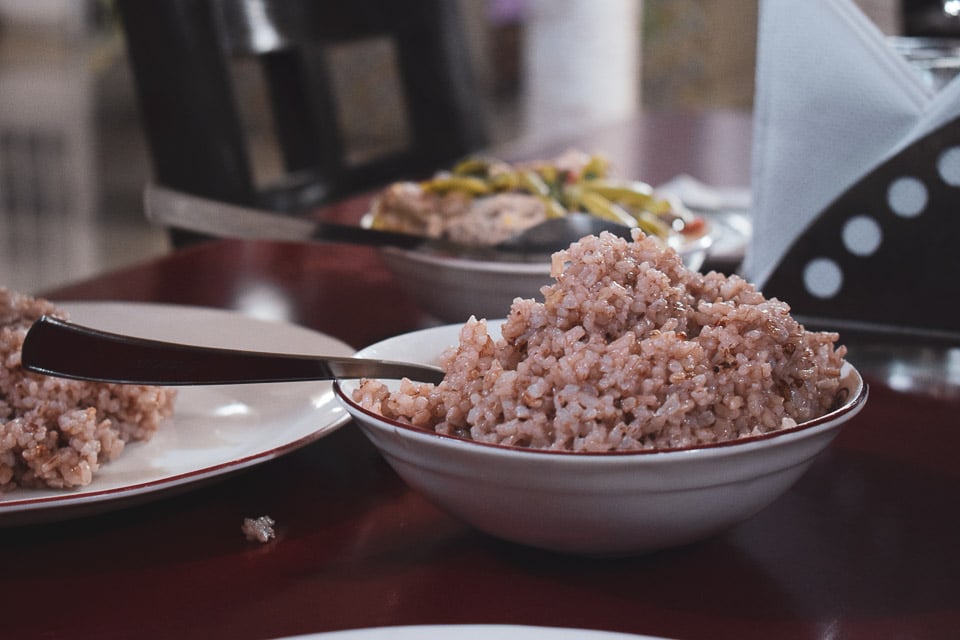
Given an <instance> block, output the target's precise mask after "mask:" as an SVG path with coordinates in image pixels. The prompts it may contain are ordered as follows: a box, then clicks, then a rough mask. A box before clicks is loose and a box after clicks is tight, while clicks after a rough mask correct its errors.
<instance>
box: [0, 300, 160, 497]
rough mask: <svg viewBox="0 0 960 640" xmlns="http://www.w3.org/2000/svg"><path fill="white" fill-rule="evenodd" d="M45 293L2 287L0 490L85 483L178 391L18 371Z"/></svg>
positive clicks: (144, 436)
mask: <svg viewBox="0 0 960 640" xmlns="http://www.w3.org/2000/svg"><path fill="white" fill-rule="evenodd" d="M41 315H50V316H55V317H57V318H61V319H67V317H66V314H65V313H64V312H63V311H61V310H59V309H57V307H56V306H55V305H54V304H53V303H51V302H49V301H47V300H43V299H39V298H33V297H30V296H28V295H24V294H20V293H16V292H13V291H10V290H8V289H5V288H3V287H0V493H4V492H7V491H10V490H12V489H15V488H16V487H50V488H55V489H72V488H76V487H82V486H85V485H88V484H90V482H92V480H93V476H94V474H96V472H97V471H98V470H99V469H100V466H101V465H102V464H104V463H106V462H109V461H110V460H113V459H115V458H116V457H117V456H118V455H120V454H121V453H122V452H123V449H124V447H125V446H126V444H127V443H128V442H132V441H138V440H149V439H150V438H151V437H152V436H153V434H154V433H155V432H156V431H157V429H158V427H159V426H160V423H161V422H162V421H163V420H164V419H165V418H167V417H169V416H170V415H171V414H172V413H173V405H174V399H175V397H176V391H175V390H173V389H167V388H159V387H149V386H141V385H120V384H105V383H95V382H84V381H79V380H67V379H64V378H55V377H51V376H44V375H39V374H35V373H29V372H27V371H24V370H23V369H22V368H21V367H20V351H21V347H22V346H23V340H24V338H25V337H26V335H27V330H28V329H29V328H30V325H32V324H33V322H34V321H35V320H37V319H38V318H40V316H41Z"/></svg>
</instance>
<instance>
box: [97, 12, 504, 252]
mask: <svg viewBox="0 0 960 640" xmlns="http://www.w3.org/2000/svg"><path fill="white" fill-rule="evenodd" d="M116 6H117V9H118V12H119V16H120V19H121V22H122V26H123V29H124V33H125V37H126V40H127V48H128V52H129V57H130V64H131V68H132V71H133V76H134V80H135V85H136V90H137V95H138V100H139V106H140V113H141V118H142V122H143V126H144V129H145V134H146V138H147V143H148V146H149V150H150V155H151V160H152V164H153V174H154V179H155V180H156V181H158V182H159V183H160V184H162V185H164V186H167V187H170V188H174V189H178V190H181V191H185V192H188V193H191V194H194V195H198V196H204V197H208V198H213V199H216V200H220V201H224V202H229V203H234V204H242V205H255V206H260V207H265V208H269V209H273V210H277V211H285V212H299V211H303V210H305V209H307V208H309V207H311V206H315V205H317V204H321V203H323V202H328V201H331V200H334V199H337V198H340V197H343V196H345V195H348V194H351V193H356V192H358V191H362V190H365V189H369V188H372V187H374V186H377V185H381V184H384V183H386V182H389V181H392V180H397V179H404V178H412V177H420V176H423V175H425V174H427V173H429V172H431V171H433V170H435V169H437V168H439V167H442V166H445V165H447V164H449V163H451V162H453V161H454V160H455V159H457V158H459V157H462V156H463V155H465V154H467V153H469V152H471V151H475V150H477V149H480V148H482V147H483V146H484V145H485V144H486V142H487V136H486V130H485V126H484V123H483V119H482V113H481V109H480V106H479V105H480V101H479V99H478V95H477V92H476V90H475V88H474V85H473V82H472V74H471V69H470V64H469V59H468V54H467V48H466V45H465V35H464V33H463V25H462V24H461V22H460V19H461V18H460V15H459V14H458V12H457V5H456V3H454V2H449V1H448V0H351V1H350V2H329V1H324V0H148V1H144V0H118V1H117V4H116ZM365 38H388V39H389V41H390V42H391V43H392V50H393V51H394V52H395V59H396V69H397V76H398V78H397V82H398V84H399V86H400V87H401V90H402V94H403V97H402V99H403V102H402V104H398V105H396V108H397V109H401V110H402V112H403V113H405V114H406V125H407V135H406V137H405V140H407V141H408V144H407V145H406V146H405V148H403V149H402V150H399V151H397V150H395V151H392V152H390V153H387V154H383V155H378V156H376V157H374V158H373V159H370V160H367V161H364V162H352V161H351V160H350V159H348V158H347V155H346V149H345V141H344V138H343V132H342V127H341V123H340V122H338V115H337V105H336V99H337V96H336V95H335V93H334V85H333V83H332V82H331V76H330V69H329V64H328V57H327V54H328V50H329V48H330V47H332V46H335V45H337V44H342V43H345V42H350V41H358V40H361V39H365ZM242 57H247V58H249V59H254V60H256V61H257V64H258V66H259V67H260V69H261V72H262V76H263V86H264V87H265V88H266V92H267V94H268V96H267V103H268V104H269V106H270V110H271V112H272V116H273V117H272V121H273V130H274V134H275V139H276V141H277V145H278V155H279V156H280V157H282V160H283V164H284V169H285V171H286V174H285V175H284V176H283V178H282V179H281V180H278V181H276V184H271V185H268V186H263V185H260V186H258V185H257V184H256V180H255V176H254V175H253V171H252V169H251V166H252V165H251V159H250V157H249V155H248V154H249V152H248V139H247V133H248V132H246V131H245V130H244V126H245V125H244V118H243V113H242V109H241V105H239V104H238V99H239V98H238V96H237V95H236V93H235V89H236V87H235V83H234V80H233V74H234V65H235V64H236V60H235V59H237V58H242ZM187 237H188V234H183V235H181V236H180V239H181V240H184V239H185V238H187ZM174 240H175V241H176V240H177V235H176V234H174Z"/></svg>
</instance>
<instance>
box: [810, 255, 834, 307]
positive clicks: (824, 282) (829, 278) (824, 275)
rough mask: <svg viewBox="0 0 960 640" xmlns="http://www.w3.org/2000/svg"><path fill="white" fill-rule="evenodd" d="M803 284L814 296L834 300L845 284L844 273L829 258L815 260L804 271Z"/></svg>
mask: <svg viewBox="0 0 960 640" xmlns="http://www.w3.org/2000/svg"><path fill="white" fill-rule="evenodd" d="M803 284H804V286H805V287H806V288H807V293H809V294H810V295H812V296H815V297H817V298H832V297H833V296H835V295H837V292H838V291H840V286H841V285H842V284H843V272H842V271H840V267H839V266H838V265H837V263H836V262H834V261H833V260H831V259H829V258H814V259H813V260H811V261H810V262H808V263H807V266H806V267H804V269H803Z"/></svg>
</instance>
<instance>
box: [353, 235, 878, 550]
mask: <svg viewBox="0 0 960 640" xmlns="http://www.w3.org/2000/svg"><path fill="white" fill-rule="evenodd" d="M553 276H554V283H553V284H551V285H548V286H546V287H544V289H543V291H542V299H540V300H535V299H523V300H516V301H514V302H513V304H512V305H511V306H510V312H509V315H508V317H507V318H506V319H504V320H497V321H485V320H477V319H475V318H471V319H470V320H469V321H468V322H467V323H466V324H462V325H447V326H442V327H435V328H430V329H425V330H421V331H416V332H413V333H409V334H405V335H401V336H396V337H393V338H389V339H387V340H384V341H382V342H379V343H377V344H374V345H372V346H370V347H367V348H366V349H363V350H361V351H360V352H359V353H358V355H359V356H363V357H370V358H380V359H389V360H409V361H414V362H422V363H431V364H437V365H439V366H441V367H442V368H443V369H444V371H445V372H446V376H445V378H444V380H443V381H442V382H441V383H440V384H439V385H433V384H420V383H416V382H413V381H410V380H403V381H398V382H389V381H382V380H350V381H340V382H338V383H337V385H336V393H337V395H338V398H339V399H340V401H341V402H342V403H343V404H344V406H345V407H346V409H347V411H349V412H350V414H351V415H352V416H353V418H354V419H355V421H356V423H357V424H358V425H359V427H360V429H361V430H362V431H363V432H364V433H365V434H366V436H367V437H368V438H369V439H370V441H371V442H372V443H373V444H374V445H375V446H376V447H377V448H378V449H379V450H380V452H381V453H382V454H383V456H384V457H385V459H386V460H387V461H388V462H389V463H390V465H391V466H392V467H393V468H394V469H395V470H396V472H397V473H398V475H399V476H400V477H401V478H402V479H403V480H405V481H406V482H407V483H408V484H409V485H410V486H411V487H413V488H414V489H416V490H418V491H419V492H421V493H422V494H423V495H425V496H426V497H428V498H429V499H431V500H432V501H433V502H435V503H436V504H437V505H439V506H440V507H442V508H443V509H445V510H447V511H448V512H450V513H452V514H454V515H455V516H457V517H459V518H461V519H462V520H463V521H465V522H466V523H468V524H470V525H472V526H474V527H475V528H477V529H479V530H481V531H484V532H487V533H489V534H491V535H493V536H496V537H499V538H503V539H506V540H510V541H513V542H518V543H521V544H525V545H529V546H533V547H539V548H544V549H550V550H554V551H560V552H568V553H577V554H590V555H595V554H601V555H622V554H635V553H643V552H648V551H652V550H656V549H662V548H665V547H672V546H677V545H681V544H686V543H691V542H694V541H697V540H701V539H703V538H706V537H709V536H712V535H715V534H718V533H720V532H722V531H724V530H726V529H728V528H729V527H732V526H734V525H736V524H737V523H739V522H742V521H743V520H745V519H747V518H749V517H751V516H752V515H754V514H755V513H757V512H758V511H760V510H761V509H763V508H764V507H765V506H767V505H768V504H770V503H771V502H773V501H774V500H776V499H777V498H778V497H779V496H781V495H782V494H783V493H784V492H785V491H787V490H788V489H789V488H790V486H791V485H792V484H793V483H794V482H796V481H797V479H798V478H800V476H801V475H803V473H804V472H805V471H806V469H807V468H808V467H809V466H810V464H811V463H812V461H813V460H814V458H815V457H816V456H817V455H818V454H819V453H820V452H821V451H823V449H825V448H826V447H827V446H828V445H829V444H830V442H831V441H832V440H833V438H834V437H835V436H836V435H837V433H838V432H839V430H840V427H841V426H842V425H844V424H845V423H846V422H848V421H849V420H850V419H852V418H853V417H854V416H856V415H857V414H858V413H859V411H860V410H861V409H862V407H863V406H864V403H865V402H866V398H867V387H866V385H865V384H864V383H863V380H862V378H861V377H860V375H859V373H858V372H857V371H856V369H855V368H854V367H853V366H852V365H851V364H850V363H849V362H847V361H846V360H845V359H844V356H845V354H846V350H845V348H844V347H843V346H842V345H840V346H838V345H837V344H836V343H837V340H838V338H839V336H838V335H837V334H835V333H830V332H812V331H807V330H806V329H804V327H803V326H802V325H800V324H799V323H797V322H796V321H795V320H794V319H793V318H792V317H791V315H790V313H789V307H788V306H787V305H786V304H785V303H783V302H781V301H779V300H776V299H766V298H764V296H763V295H762V294H761V293H760V292H758V291H757V290H756V289H755V288H754V287H753V286H752V285H750V284H749V283H747V282H746V281H744V280H743V279H742V278H739V277H737V276H724V275H721V274H716V273H710V274H700V273H698V272H695V271H691V270H689V269H687V268H686V267H684V266H683V263H682V260H681V259H680V257H679V256H678V255H677V254H676V252H673V251H670V250H664V249H663V248H662V247H661V246H660V245H659V244H657V243H653V242H651V241H650V240H649V239H647V238H644V237H642V236H641V235H640V234H638V235H637V236H636V237H635V241H634V242H628V241H625V240H622V239H619V238H614V237H613V236H612V235H609V234H602V235H601V237H599V238H597V237H589V238H585V239H584V240H582V241H580V242H578V243H574V244H573V245H571V247H570V249H569V250H567V251H562V252H559V253H558V254H556V255H555V256H554V272H553Z"/></svg>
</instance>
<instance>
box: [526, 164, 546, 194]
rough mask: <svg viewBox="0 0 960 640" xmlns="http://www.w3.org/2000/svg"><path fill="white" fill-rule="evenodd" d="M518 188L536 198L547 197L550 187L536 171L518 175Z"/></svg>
mask: <svg viewBox="0 0 960 640" xmlns="http://www.w3.org/2000/svg"><path fill="white" fill-rule="evenodd" d="M519 177H520V187H521V188H522V189H524V190H526V191H529V192H530V193H532V194H534V195H538V196H544V197H546V196H549V195H550V187H548V186H547V183H546V182H544V181H543V178H541V177H540V175H539V174H537V172H536V171H530V170H524V171H521V172H520V173H519Z"/></svg>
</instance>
